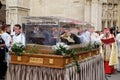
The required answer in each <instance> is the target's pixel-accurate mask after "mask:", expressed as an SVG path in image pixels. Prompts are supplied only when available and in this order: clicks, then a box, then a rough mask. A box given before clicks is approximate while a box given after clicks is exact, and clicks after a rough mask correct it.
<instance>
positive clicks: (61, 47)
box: [52, 42, 80, 73]
mask: <svg viewBox="0 0 120 80" xmlns="http://www.w3.org/2000/svg"><path fill="white" fill-rule="evenodd" d="M52 49H53V50H55V51H56V54H57V55H66V54H68V55H70V56H71V57H72V58H73V60H74V63H75V65H76V66H77V72H78V73H79V72H80V69H79V64H78V60H77V57H76V55H75V51H74V50H69V46H68V45H66V44H65V43H62V42H59V43H57V44H56V45H54V46H53V47H52Z"/></svg>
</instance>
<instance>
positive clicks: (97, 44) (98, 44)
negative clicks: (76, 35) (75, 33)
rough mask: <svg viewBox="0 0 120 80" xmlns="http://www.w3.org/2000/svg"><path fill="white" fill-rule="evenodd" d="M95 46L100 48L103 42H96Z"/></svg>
mask: <svg viewBox="0 0 120 80" xmlns="http://www.w3.org/2000/svg"><path fill="white" fill-rule="evenodd" d="M92 45H93V48H99V47H100V46H101V42H96V41H95V42H94V43H93V44H92Z"/></svg>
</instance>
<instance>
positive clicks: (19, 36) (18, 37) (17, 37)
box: [12, 24, 25, 46]
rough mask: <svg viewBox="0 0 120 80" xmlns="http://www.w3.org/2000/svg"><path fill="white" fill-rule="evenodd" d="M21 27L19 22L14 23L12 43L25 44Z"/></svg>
mask: <svg viewBox="0 0 120 80" xmlns="http://www.w3.org/2000/svg"><path fill="white" fill-rule="evenodd" d="M21 29H22V27H21V25H19V24H16V25H15V26H14V32H15V34H14V35H13V38H12V44H14V43H22V44H23V45H24V46H25V35H24V33H22V30H21Z"/></svg>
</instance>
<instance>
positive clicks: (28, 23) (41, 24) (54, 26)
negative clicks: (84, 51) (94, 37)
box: [23, 17, 81, 45]
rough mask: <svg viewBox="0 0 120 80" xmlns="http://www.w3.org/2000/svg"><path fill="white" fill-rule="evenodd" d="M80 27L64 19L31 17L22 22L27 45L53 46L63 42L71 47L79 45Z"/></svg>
mask: <svg viewBox="0 0 120 80" xmlns="http://www.w3.org/2000/svg"><path fill="white" fill-rule="evenodd" d="M80 26H81V25H80ZM80 26H76V24H71V21H69V20H66V19H60V18H53V17H38V18H35V17H31V18H26V19H25V20H24V23H23V31H24V32H25V35H26V43H27V44H29V43H30V44H40V45H55V44H56V43H57V42H65V43H66V44H68V45H71V44H80V40H79V37H78V33H79V29H80Z"/></svg>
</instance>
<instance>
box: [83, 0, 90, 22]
mask: <svg viewBox="0 0 120 80" xmlns="http://www.w3.org/2000/svg"><path fill="white" fill-rule="evenodd" d="M84 15H85V19H84V20H85V21H86V22H91V1H86V2H85V14H84Z"/></svg>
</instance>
